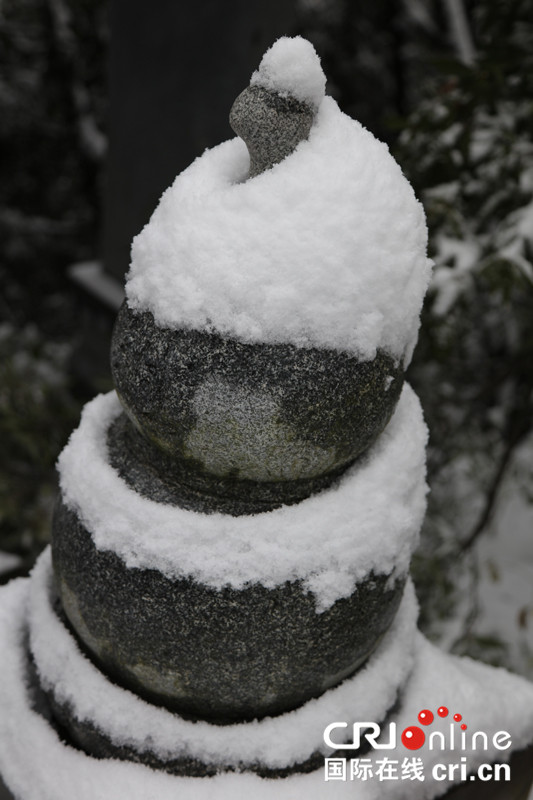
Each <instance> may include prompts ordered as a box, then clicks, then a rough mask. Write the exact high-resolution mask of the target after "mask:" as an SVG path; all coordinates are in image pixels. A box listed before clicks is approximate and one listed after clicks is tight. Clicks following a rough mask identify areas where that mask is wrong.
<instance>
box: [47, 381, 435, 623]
mask: <svg viewBox="0 0 533 800" xmlns="http://www.w3.org/2000/svg"><path fill="white" fill-rule="evenodd" d="M121 410H122V409H121V406H120V403H119V401H118V399H117V397H116V395H115V393H114V392H111V393H109V394H107V395H100V396H99V397H97V398H96V399H95V400H93V401H92V402H91V403H89V404H88V405H87V406H86V407H85V409H84V411H83V414H82V420H81V424H80V427H79V428H78V429H77V430H76V431H75V432H74V433H73V434H72V436H71V438H70V441H69V443H68V445H67V447H66V448H65V450H64V451H63V453H62V454H61V456H60V459H59V472H60V484H61V490H62V494H63V499H64V501H65V503H66V504H67V505H68V506H69V507H71V508H72V509H73V510H75V511H76V512H77V513H78V514H79V516H80V518H81V519H82V520H83V522H84V524H85V525H86V527H87V529H88V530H89V531H90V532H91V533H92V536H93V540H94V543H95V545H96V547H97V548H98V549H100V550H112V551H113V552H115V553H116V554H117V555H118V556H119V557H120V558H121V559H122V560H123V561H124V562H125V563H126V565H127V566H128V567H140V568H144V569H158V570H160V571H161V572H162V573H163V574H165V575H166V576H167V577H169V578H176V577H183V576H192V577H193V578H195V579H196V580H198V581H200V582H202V583H204V584H207V585H209V586H214V587H216V588H221V587H223V586H232V587H234V588H242V587H243V586H245V585H246V584H251V583H261V584H263V585H264V586H267V587H274V586H277V585H279V584H281V583H284V582H285V581H295V580H299V579H301V580H303V581H304V585H305V587H306V588H307V589H308V590H309V591H311V592H313V593H314V595H315V598H316V603H317V610H318V611H323V610H325V609H326V608H328V607H329V606H331V605H332V604H333V603H334V602H335V601H336V600H338V599H339V598H341V597H348V596H349V595H350V594H351V593H352V592H353V590H354V587H355V584H356V582H357V581H359V580H361V579H363V578H365V577H366V576H367V575H368V573H369V572H371V571H372V570H374V572H376V573H377V574H389V573H394V574H405V573H406V572H407V570H408V568H409V562H410V558H411V554H412V552H413V550H414V548H415V547H416V545H417V542H418V535H419V530H420V526H421V524H422V520H423V516H424V511H425V495H426V484H425V444H426V438H427V429H426V426H425V424H424V421H423V418H422V412H421V409H420V404H419V402H418V399H417V397H416V395H415V394H414V392H413V390H412V389H411V388H410V387H408V386H405V387H404V389H403V391H402V395H401V397H400V401H399V403H398V406H397V408H396V411H395V413H394V415H393V417H392V419H391V421H390V422H389V424H388V426H387V428H386V429H385V431H384V432H383V433H382V434H381V436H380V437H379V439H378V440H377V442H376V443H375V444H374V446H373V447H372V448H371V449H370V451H369V452H368V453H367V454H365V455H364V456H363V457H362V458H361V459H359V460H358V461H357V462H356V464H355V465H354V466H353V467H352V468H351V469H350V470H349V471H348V472H346V473H345V474H344V475H343V476H342V478H341V479H340V481H339V482H338V483H337V484H336V485H334V486H332V487H330V488H329V489H327V490H326V491H324V492H321V493H319V494H316V495H314V496H312V497H310V498H308V499H307V500H304V501H302V502H301V503H298V504H296V505H292V506H283V507H281V508H279V509H276V510H274V511H269V512H265V513H262V514H256V515H253V516H242V517H233V516H230V515H224V514H201V513H197V512H193V511H185V510H183V509H181V508H179V507H174V506H170V505H164V504H160V503H156V502H154V501H152V500H148V499H146V498H143V497H141V496H140V495H139V494H137V493H136V492H135V491H133V490H132V489H131V488H130V487H129V486H128V485H127V484H126V483H125V482H124V481H123V480H122V479H121V478H120V477H119V475H118V473H117V472H116V471H115V470H114V469H113V468H112V467H111V466H110V465H109V463H108V453H107V446H106V434H107V430H108V427H109V425H110V423H111V421H112V420H113V419H114V418H115V417H116V416H117V415H118V414H120V413H121Z"/></svg>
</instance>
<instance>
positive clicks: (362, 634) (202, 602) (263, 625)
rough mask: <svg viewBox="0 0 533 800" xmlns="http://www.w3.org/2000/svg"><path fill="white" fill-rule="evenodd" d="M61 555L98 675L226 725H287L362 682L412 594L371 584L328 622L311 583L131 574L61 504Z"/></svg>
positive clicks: (63, 587)
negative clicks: (362, 672)
mask: <svg viewBox="0 0 533 800" xmlns="http://www.w3.org/2000/svg"><path fill="white" fill-rule="evenodd" d="M149 533H150V532H149V531H147V535H149ZM52 552H53V562H54V569H55V574H56V577H57V582H58V587H59V593H60V597H61V601H62V605H63V608H64V610H65V613H66V615H67V617H68V619H69V620H70V623H71V625H72V626H73V628H74V630H75V631H76V633H77V634H78V636H79V637H80V639H81V641H82V642H83V643H84V645H85V647H86V648H87V649H88V651H89V652H90V653H91V655H92V657H93V659H94V660H95V662H96V663H97V665H98V666H99V667H100V668H102V669H103V670H104V671H105V672H106V673H107V674H108V675H109V676H110V677H111V678H112V679H113V680H115V681H116V682H117V683H120V684H122V685H124V686H126V687H128V688H130V689H132V690H133V691H135V692H137V693H138V694H139V695H141V696H144V697H145V698H147V699H148V700H150V701H152V702H155V703H159V704H162V705H165V706H166V707H167V708H170V709H172V710H175V711H177V712H179V713H181V714H188V715H192V716H194V717H201V718H205V719H209V720H214V721H217V722H220V723H225V722H233V721H236V720H246V719H253V718H256V717H262V716H265V715H269V714H279V713H282V712H284V711H287V710H289V709H292V708H295V707H297V706H299V705H300V704H302V703H304V702H305V701H306V700H308V699H310V698H311V697H314V696H319V695H320V694H322V693H323V692H324V691H325V690H326V689H328V688H330V687H332V686H334V685H336V684H337V683H339V682H340V681H341V680H343V679H344V678H346V677H348V676H349V675H351V674H352V673H354V672H355V671H356V670H357V669H358V667H359V666H361V664H363V663H364V661H365V660H366V659H367V658H368V656H369V655H370V653H371V652H372V651H373V650H374V648H375V647H376V645H377V644H378V642H379V641H380V639H381V637H382V636H383V634H384V633H385V631H386V630H387V628H388V627H389V625H390V623H391V622H392V619H393V617H394V615H395V613H396V610H397V607H398V605H399V602H400V599H401V595H402V590H403V584H404V579H399V580H397V581H396V583H395V584H394V586H393V587H392V588H391V589H387V588H386V583H387V576H383V575H379V576H376V575H372V574H371V575H369V576H368V578H367V579H365V580H364V581H362V582H360V583H359V584H358V585H357V587H356V589H355V591H354V593H353V594H352V596H351V597H349V598H346V599H341V600H338V601H337V602H336V603H335V604H334V605H333V606H332V607H331V608H329V609H328V610H327V611H325V612H324V613H322V614H317V613H316V612H315V603H314V598H313V596H312V595H311V594H310V593H308V592H307V591H306V590H305V588H303V586H302V584H301V583H300V582H291V583H289V582H286V583H284V584H282V585H280V586H278V587H276V588H274V589H267V588H265V587H264V586H261V585H259V584H253V585H250V586H249V587H247V588H245V589H242V590H235V589H231V588H225V589H223V590H221V591H217V590H216V589H213V588H211V587H208V586H205V585H202V584H200V583H197V582H195V581H194V580H191V579H186V578H184V579H179V580H170V579H168V578H166V577H165V576H164V575H162V574H161V573H160V572H158V571H156V570H144V569H128V568H127V567H126V566H125V564H124V563H123V562H122V561H121V559H120V558H118V556H117V555H115V554H114V553H112V552H108V551H99V550H97V549H96V548H95V547H94V544H93V541H92V537H91V535H90V533H89V532H88V531H87V530H86V528H85V527H84V526H83V525H82V524H81V522H80V520H79V519H78V518H77V517H76V515H75V514H74V513H73V512H72V511H70V510H69V509H67V508H66V507H65V506H64V505H62V504H59V505H58V508H57V509H56V513H55V517H54V524H53V542H52Z"/></svg>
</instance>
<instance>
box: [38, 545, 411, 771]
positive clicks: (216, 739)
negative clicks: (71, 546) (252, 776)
mask: <svg viewBox="0 0 533 800" xmlns="http://www.w3.org/2000/svg"><path fill="white" fill-rule="evenodd" d="M51 585H52V568H51V562H50V555H49V553H48V552H47V553H45V554H44V555H43V556H41V558H40V560H39V562H38V564H37V566H36V567H35V569H34V572H33V575H32V580H31V586H30V594H29V606H28V608H29V613H28V619H29V630H30V647H31V652H32V654H33V657H34V660H35V665H36V667H37V670H38V672H39V675H40V678H41V681H42V684H43V686H44V687H45V688H47V689H52V690H53V692H54V695H55V697H56V699H57V700H58V701H59V702H64V703H68V704H69V705H70V706H71V708H72V709H73V712H74V714H75V716H76V717H77V718H78V719H80V720H87V721H90V722H92V723H93V725H95V726H96V727H97V728H98V729H99V730H100V731H102V732H105V733H106V735H107V736H108V738H110V739H111V740H112V741H113V743H115V744H118V745H130V746H132V747H134V748H135V749H136V750H138V751H140V752H143V751H146V750H152V751H153V752H155V753H156V754H157V755H158V756H159V757H160V758H163V759H167V760H168V759H169V758H171V757H178V756H183V757H186V756H190V757H192V758H197V759H199V760H200V761H202V762H204V763H208V764H209V763H211V764H212V763H214V764H226V765H228V766H238V765H239V764H241V765H243V764H244V765H247V764H256V763H261V764H264V765H267V766H269V767H285V766H289V765H290V764H293V763H295V762H298V763H299V762H303V761H305V760H306V759H307V758H309V757H310V756H311V755H312V754H313V753H314V752H316V751H325V750H327V749H328V748H326V747H325V745H324V742H323V738H322V734H323V731H324V728H325V727H326V725H328V724H329V722H331V721H332V720H333V719H337V718H338V719H345V718H348V719H352V721H355V719H356V718H360V719H376V720H381V719H383V717H384V716H385V714H386V713H387V711H388V710H389V708H391V706H392V705H393V704H394V702H395V699H396V696H397V693H398V691H399V690H400V689H401V687H402V686H403V684H404V683H405V681H406V680H407V676H408V675H409V671H410V669H411V667H412V663H413V639H414V635H415V631H416V618H417V605H416V600H415V596H414V591H413V587H412V584H411V583H410V582H409V583H408V584H407V585H406V590H405V593H404V597H403V599H402V603H401V605H400V608H399V611H398V614H397V616H396V618H395V620H394V622H393V624H392V625H391V627H390V628H389V630H388V631H387V633H386V634H385V636H384V637H383V639H382V641H381V643H380V645H379V646H378V648H377V649H376V650H375V651H374V653H373V654H372V656H371V657H370V658H369V660H368V661H367V663H366V664H365V666H364V667H363V668H362V669H360V670H359V671H358V672H357V673H356V674H355V675H354V676H353V677H352V678H348V679H347V680H345V681H343V683H341V684H340V685H339V686H337V687H335V688H333V689H330V690H329V691H327V692H326V693H325V694H323V695H322V696H321V697H319V698H318V699H315V700H310V701H308V702H307V703H305V704H304V705H303V706H300V708H298V709H296V710H295V711H291V712H288V713H286V714H282V715H280V716H277V717H267V718H265V719H263V720H261V721H259V722H258V721H254V722H244V723H239V724H234V725H224V726H219V725H210V724H209V723H207V722H203V721H199V722H189V721H187V720H184V719H182V718H181V717H179V716H178V715H176V714H171V713H170V712H169V711H167V710H165V709H164V708H160V707H158V706H154V705H151V704H150V703H147V702H145V701H144V700H142V699H141V698H139V697H137V696H136V695H135V694H133V693H132V692H129V691H127V690H126V689H122V688H120V687H119V686H116V685H115V684H114V683H111V682H110V681H108V680H107V679H106V678H105V676H104V675H103V674H102V673H101V672H100V671H99V670H98V669H97V668H96V667H95V666H94V665H93V664H92V663H91V662H90V661H89V660H88V659H87V658H86V657H85V656H84V655H82V653H81V652H80V650H79V649H78V646H77V644H76V641H75V639H74V638H73V636H72V634H71V633H70V632H69V631H68V630H67V629H66V628H65V627H64V625H63V624H62V622H61V621H60V620H59V618H58V617H57V615H56V614H55V612H54V610H53V608H52V605H51V591H52V589H51ZM51 643H53V645H52V644H51ZM339 715H340V716H339ZM346 715H348V717H346ZM302 731H305V732H306V736H302Z"/></svg>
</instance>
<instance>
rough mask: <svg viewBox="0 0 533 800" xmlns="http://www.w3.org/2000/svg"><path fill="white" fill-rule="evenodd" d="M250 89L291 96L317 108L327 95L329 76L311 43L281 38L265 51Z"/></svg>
mask: <svg viewBox="0 0 533 800" xmlns="http://www.w3.org/2000/svg"><path fill="white" fill-rule="evenodd" d="M250 85H251V86H262V87H264V88H265V89H270V90H272V91H275V92H277V93H278V94H280V95H282V96H287V95H291V96H292V97H295V98H296V100H302V101H303V102H304V103H309V104H310V105H312V106H315V107H316V108H318V106H319V105H320V102H321V100H322V98H323V97H324V94H325V91H326V76H325V75H324V72H323V70H322V67H321V66H320V59H319V57H318V56H317V54H316V51H315V48H314V47H313V45H312V44H311V42H308V41H307V39H303V38H302V37H301V36H293V37H288V36H282V37H281V38H280V39H278V40H277V41H276V42H274V44H273V45H272V47H271V48H270V49H269V50H267V51H266V53H265V55H264V56H263V58H262V60H261V63H260V64H259V69H258V70H257V72H254V74H253V75H252V79H251V81H250Z"/></svg>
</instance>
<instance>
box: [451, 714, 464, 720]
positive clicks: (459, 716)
mask: <svg viewBox="0 0 533 800" xmlns="http://www.w3.org/2000/svg"><path fill="white" fill-rule="evenodd" d="M453 718H454V720H455V721H456V722H461V720H462V718H463V717H462V716H461V714H454V715H453Z"/></svg>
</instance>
